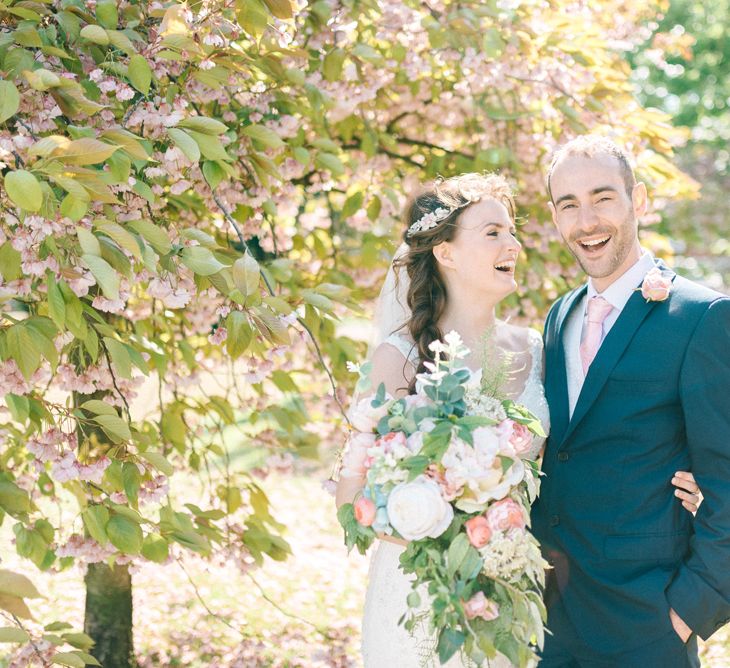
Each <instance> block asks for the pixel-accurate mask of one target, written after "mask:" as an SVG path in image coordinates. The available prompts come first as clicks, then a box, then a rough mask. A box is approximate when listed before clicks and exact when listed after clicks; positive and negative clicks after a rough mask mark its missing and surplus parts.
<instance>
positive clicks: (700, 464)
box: [667, 298, 730, 639]
mask: <svg viewBox="0 0 730 668" xmlns="http://www.w3.org/2000/svg"><path fill="white" fill-rule="evenodd" d="M679 389H680V397H681V401H682V409H683V412H684V419H685V428H686V433H687V443H688V447H689V450H690V458H691V461H692V472H693V473H694V475H695V479H696V480H697V483H698V485H699V486H700V489H701V490H702V494H703V495H704V498H705V500H704V503H703V504H702V505H701V506H700V509H699V510H698V512H697V515H696V517H695V521H694V535H693V537H692V540H691V543H690V551H689V554H688V556H687V557H686V558H685V560H684V562H683V564H682V566H681V567H680V568H679V570H678V571H677V573H676V575H675V578H674V580H673V582H672V584H671V585H670V586H669V587H668V588H667V599H668V601H669V604H670V606H671V607H672V609H673V610H674V611H676V613H677V615H679V617H680V618H681V619H682V620H683V621H684V622H685V623H686V624H687V625H688V626H689V627H690V628H691V629H692V630H693V631H694V632H695V633H697V634H698V635H699V636H700V637H702V638H703V639H707V638H708V637H709V636H711V635H712V634H713V633H714V632H715V631H716V630H717V629H719V628H720V627H721V626H723V625H724V624H726V623H727V622H728V621H730V299H727V298H720V299H717V300H716V301H714V302H712V304H710V306H709V308H708V309H707V311H706V312H705V314H704V315H703V317H702V319H701V320H700V323H699V324H698V326H697V328H696V329H695V332H694V334H693V335H692V339H691V341H690V344H689V346H688V348H687V352H686V355H685V359H684V362H683V363H682V371H681V375H680V388H679Z"/></svg>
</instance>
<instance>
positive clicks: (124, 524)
mask: <svg viewBox="0 0 730 668" xmlns="http://www.w3.org/2000/svg"><path fill="white" fill-rule="evenodd" d="M106 533H107V536H109V540H110V541H111V544H112V545H114V547H116V548H117V549H118V550H119V551H120V552H124V554H139V553H140V551H141V550H142V540H143V536H142V529H141V528H140V526H139V524H137V522H134V521H132V520H131V519H129V518H128V517H125V516H124V515H114V516H113V517H112V518H111V519H110V520H109V522H107V525H106Z"/></svg>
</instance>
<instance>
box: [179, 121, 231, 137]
mask: <svg viewBox="0 0 730 668" xmlns="http://www.w3.org/2000/svg"><path fill="white" fill-rule="evenodd" d="M178 127H181V128H188V129H190V130H195V131H196V132H202V133H203V134H206V135H222V134H223V133H224V132H226V131H227V130H228V127H227V126H226V125H225V124H224V123H221V122H220V121H218V120H216V119H215V118H206V117H205V116H191V117H190V118H185V119H183V120H182V121H180V122H179V123H178Z"/></svg>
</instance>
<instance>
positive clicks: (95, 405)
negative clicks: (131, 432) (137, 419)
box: [81, 399, 118, 415]
mask: <svg viewBox="0 0 730 668" xmlns="http://www.w3.org/2000/svg"><path fill="white" fill-rule="evenodd" d="M81 408H83V409H84V410H85V411H90V412H91V413H94V415H118V413H117V410H116V408H114V406H111V405H109V404H107V403H106V402H104V401H99V400H98V399H89V401H85V402H84V403H83V404H81Z"/></svg>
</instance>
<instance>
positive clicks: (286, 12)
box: [264, 0, 293, 20]
mask: <svg viewBox="0 0 730 668" xmlns="http://www.w3.org/2000/svg"><path fill="white" fill-rule="evenodd" d="M264 3H265V4H266V6H267V7H268V8H269V11H270V12H271V13H272V14H273V15H274V16H275V17H276V18H277V19H284V20H286V19H290V18H292V16H293V14H292V7H291V2H290V0H264Z"/></svg>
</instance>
